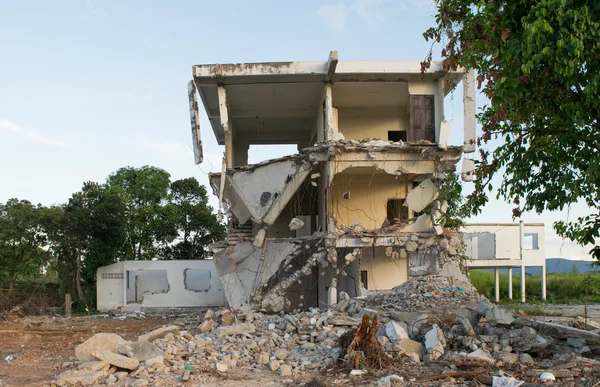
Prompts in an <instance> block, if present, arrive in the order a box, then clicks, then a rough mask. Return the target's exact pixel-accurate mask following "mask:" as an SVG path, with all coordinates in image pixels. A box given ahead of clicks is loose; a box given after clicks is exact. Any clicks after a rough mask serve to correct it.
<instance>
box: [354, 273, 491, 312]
mask: <svg viewBox="0 0 600 387" xmlns="http://www.w3.org/2000/svg"><path fill="white" fill-rule="evenodd" d="M460 285H461V286H460V287H457V286H455V285H453V284H452V283H451V281H450V279H449V278H448V277H445V276H433V275H432V276H425V277H414V278H410V279H409V280H408V281H406V282H405V283H403V284H402V285H400V286H397V287H395V288H394V289H391V290H380V291H371V292H370V293H369V295H368V296H367V297H365V298H362V299H359V300H357V301H358V302H361V303H363V304H364V305H365V306H378V307H380V308H383V309H389V310H393V309H395V310H398V311H405V312H413V311H419V310H424V309H428V308H431V306H432V305H435V306H436V307H444V308H454V307H460V306H462V305H468V304H472V303H474V302H475V303H476V302H478V301H482V300H485V297H484V296H482V295H481V294H479V292H477V289H475V287H474V286H473V285H472V284H471V283H470V282H461V283H460Z"/></svg>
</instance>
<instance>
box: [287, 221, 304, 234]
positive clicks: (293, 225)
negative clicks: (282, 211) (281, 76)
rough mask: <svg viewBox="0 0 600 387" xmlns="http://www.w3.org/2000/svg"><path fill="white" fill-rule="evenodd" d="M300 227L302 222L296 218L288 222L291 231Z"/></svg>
mask: <svg viewBox="0 0 600 387" xmlns="http://www.w3.org/2000/svg"><path fill="white" fill-rule="evenodd" d="M302 227H304V222H303V221H302V220H300V219H298V218H294V219H292V221H291V222H290V230H291V231H296V230H299V229H301V228H302Z"/></svg>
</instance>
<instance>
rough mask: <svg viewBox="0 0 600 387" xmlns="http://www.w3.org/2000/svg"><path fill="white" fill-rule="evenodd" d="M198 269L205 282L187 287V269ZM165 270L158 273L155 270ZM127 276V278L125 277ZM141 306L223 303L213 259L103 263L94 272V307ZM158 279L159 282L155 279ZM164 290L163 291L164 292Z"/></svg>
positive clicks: (220, 286)
mask: <svg viewBox="0 0 600 387" xmlns="http://www.w3.org/2000/svg"><path fill="white" fill-rule="evenodd" d="M190 270H192V271H195V270H199V271H200V270H201V271H206V272H207V273H204V274H201V275H200V276H199V278H203V279H205V280H207V281H208V283H204V284H199V283H197V282H196V283H195V285H196V286H197V287H198V288H203V289H204V290H203V291H194V290H191V289H187V288H186V272H188V273H189V272H190ZM159 272H160V273H166V277H165V276H163V274H160V275H158V276H157V273H159ZM127 277H129V280H127ZM136 278H137V280H138V281H139V283H138V286H137V296H138V299H139V300H140V301H141V306H143V307H157V308H163V307H204V306H222V305H225V304H226V299H225V294H224V291H223V285H222V283H221V280H220V279H219V276H218V274H217V270H216V269H215V262H214V261H213V260H208V259H206V260H175V261H125V262H118V263H115V264H113V265H109V266H104V267H101V268H99V269H98V272H97V287H96V288H97V305H96V307H97V309H98V310H113V309H117V308H120V307H122V306H125V305H127V303H128V299H129V303H130V304H136V299H135V294H136ZM157 278H160V281H157V280H156V279H157ZM165 290H166V291H165Z"/></svg>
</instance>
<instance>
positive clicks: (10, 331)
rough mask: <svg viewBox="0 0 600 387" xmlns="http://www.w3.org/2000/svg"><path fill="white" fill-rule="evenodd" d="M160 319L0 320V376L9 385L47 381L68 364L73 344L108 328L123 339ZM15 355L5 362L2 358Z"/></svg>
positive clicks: (150, 327) (154, 325) (136, 335)
mask: <svg viewBox="0 0 600 387" xmlns="http://www.w3.org/2000/svg"><path fill="white" fill-rule="evenodd" d="M163 324H164V320H162V319H124V320H118V319H112V318H102V317H95V316H93V317H72V318H64V317H55V318H54V317H45V316H42V317H25V318H21V319H17V320H15V321H12V322H11V321H1V322H0V355H2V358H1V359H0V380H1V381H2V383H4V385H9V386H32V385H40V386H41V385H48V383H43V382H44V381H48V380H52V378H53V377H54V376H56V375H57V374H59V373H60V372H62V371H65V370H66V369H67V368H66V367H64V366H63V363H66V362H69V361H72V360H74V357H75V347H76V346H77V345H78V344H80V343H82V342H83V341H85V340H87V339H88V338H89V337H90V336H92V335H94V334H96V333H100V332H111V333H116V334H118V335H120V336H122V337H123V338H124V339H126V340H133V339H137V337H138V336H139V335H140V334H142V333H144V332H146V331H148V330H150V329H152V328H155V327H159V326H162V325H163ZM9 355H12V356H14V360H12V361H10V362H7V361H6V360H5V358H6V357H7V356H9Z"/></svg>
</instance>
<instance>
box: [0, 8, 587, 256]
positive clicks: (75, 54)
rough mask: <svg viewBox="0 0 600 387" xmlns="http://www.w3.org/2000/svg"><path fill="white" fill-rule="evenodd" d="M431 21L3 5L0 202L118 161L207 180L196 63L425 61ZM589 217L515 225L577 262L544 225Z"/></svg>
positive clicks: (212, 148)
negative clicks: (194, 129)
mask: <svg viewBox="0 0 600 387" xmlns="http://www.w3.org/2000/svg"><path fill="white" fill-rule="evenodd" d="M434 13H435V11H434V8H433V3H432V2H431V1H430V0H349V1H339V0H333V1H331V2H328V1H313V0H305V1H302V2H291V1H281V0H279V1H254V2H249V1H220V2H211V1H176V2H175V1H172V2H166V1H162V2H159V1H109V0H106V1H103V0H87V1H86V0H70V1H68V0H64V1H53V2H48V1H41V0H40V1H26V0H22V1H13V2H8V1H4V2H2V4H1V5H0V165H2V168H1V171H2V174H1V177H2V179H1V180H0V202H4V201H6V200H7V199H9V198H11V197H17V198H22V199H28V200H30V201H32V202H36V203H42V204H45V205H50V204H55V203H62V202H65V201H66V200H67V199H68V198H69V197H70V195H71V194H72V193H73V192H75V191H77V190H78V189H80V188H81V185H82V183H83V181H86V180H92V181H99V182H103V181H104V180H105V179H106V176H107V175H108V174H109V173H111V172H113V171H115V170H116V169H118V168H120V167H123V166H127V165H130V166H137V167H139V166H142V165H154V166H157V167H161V168H164V169H165V170H167V171H168V172H169V173H171V176H172V178H173V179H178V178H183V177H188V176H194V177H196V178H198V179H199V180H200V181H201V182H202V183H203V184H206V183H207V178H206V173H207V172H210V171H216V170H219V168H220V159H221V155H222V152H223V149H222V147H220V146H218V145H216V142H215V140H214V138H213V135H212V131H211V129H210V127H209V124H208V120H207V118H206V116H205V115H204V114H202V115H201V126H202V136H203V141H204V144H205V145H204V150H205V154H206V159H207V161H206V162H205V163H203V164H202V165H200V166H199V167H198V166H195V165H194V161H193V154H192V151H191V135H190V124H189V113H188V101H187V89H186V83H187V82H188V81H189V80H190V78H191V66H192V65H194V64H202V63H230V62H265V61H288V60H293V61H303V60H326V59H327V57H328V54H329V51H331V50H338V52H339V57H340V60H371V59H373V60H422V59H423V58H424V57H425V55H426V54H427V52H428V50H429V47H430V43H427V42H425V40H424V39H423V38H422V32H423V31H424V30H425V29H427V28H428V27H430V26H431V25H432V23H433V21H434V19H433V16H434ZM436 51H439V47H436ZM434 52H435V51H434ZM461 101H462V95H461V93H460V90H459V91H457V92H455V93H454V94H453V95H452V96H451V97H449V98H447V100H446V119H447V120H448V121H450V122H451V124H452V125H453V127H454V128H455V129H454V131H453V133H452V136H451V139H450V142H451V143H455V144H460V143H462V131H461V130H459V128H461V125H462V102H461ZM481 103H482V100H481V98H480V100H479V103H478V104H481ZM282 152H283V153H286V152H290V149H289V148H287V149H286V148H283V150H279V151H278V150H276V149H272V148H257V149H255V148H252V149H251V151H250V161H251V162H252V161H258V160H259V159H265V158H271V157H277V156H279V155H280V154H281V153H282ZM496 185H497V184H496ZM466 189H467V191H469V190H470V187H467V188H466ZM212 203H213V205H215V204H216V200H214V199H213V201H212ZM586 211H587V209H586V208H585V206H574V207H572V208H571V211H570V214H569V213H567V212H566V211H565V212H563V213H547V214H542V215H537V214H526V215H525V216H524V218H523V219H524V220H525V221H526V222H545V223H546V224H547V226H546V253H547V254H546V255H547V256H548V257H566V258H572V259H586V258H587V257H588V254H587V251H588V250H589V248H581V247H578V246H576V245H574V244H573V243H571V242H568V241H562V240H561V239H559V238H558V237H557V236H556V235H555V234H554V233H553V231H552V230H551V223H552V222H553V221H554V220H557V219H565V218H566V217H567V216H570V218H571V219H573V218H574V217H576V216H578V215H582V214H585V213H586ZM472 220H473V221H481V222H510V221H512V219H511V206H510V205H508V204H505V203H502V202H498V201H492V202H491V203H490V204H489V205H488V206H487V208H486V209H485V210H484V214H482V215H481V216H478V217H477V218H474V219H472ZM588 259H589V258H588Z"/></svg>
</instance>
